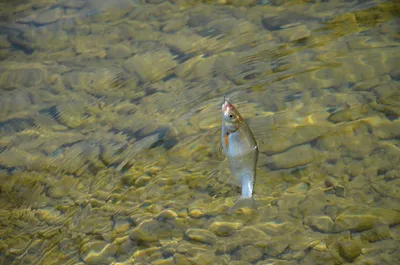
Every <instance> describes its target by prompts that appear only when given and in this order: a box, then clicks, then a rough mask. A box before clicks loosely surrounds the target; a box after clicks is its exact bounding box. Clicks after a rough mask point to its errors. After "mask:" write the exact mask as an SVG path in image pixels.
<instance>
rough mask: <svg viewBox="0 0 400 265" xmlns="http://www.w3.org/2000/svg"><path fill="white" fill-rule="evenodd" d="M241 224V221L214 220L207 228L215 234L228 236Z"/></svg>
mask: <svg viewBox="0 0 400 265" xmlns="http://www.w3.org/2000/svg"><path fill="white" fill-rule="evenodd" d="M242 226H243V224H242V223H238V222H219V221H214V222H213V223H212V224H211V225H210V226H209V227H208V229H209V230H210V231H212V232H214V233H215V234H216V235H217V236H223V237H224V236H230V235H233V234H234V233H235V232H236V231H237V230H239V229H240V228H241V227H242Z"/></svg>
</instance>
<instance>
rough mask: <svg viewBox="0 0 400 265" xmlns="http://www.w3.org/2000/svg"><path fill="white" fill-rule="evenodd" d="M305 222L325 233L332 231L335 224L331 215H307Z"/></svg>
mask: <svg viewBox="0 0 400 265" xmlns="http://www.w3.org/2000/svg"><path fill="white" fill-rule="evenodd" d="M304 222H305V223H306V224H307V225H309V226H311V227H313V228H315V229H317V230H319V231H321V232H325V233H330V232H332V229H333V226H334V223H333V221H332V219H331V218H330V217H329V216H307V217H305V218H304Z"/></svg>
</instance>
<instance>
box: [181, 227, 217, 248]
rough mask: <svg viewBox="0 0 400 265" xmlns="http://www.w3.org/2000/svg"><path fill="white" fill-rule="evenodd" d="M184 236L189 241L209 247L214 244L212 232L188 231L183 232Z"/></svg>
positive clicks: (203, 230)
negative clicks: (208, 245)
mask: <svg viewBox="0 0 400 265" xmlns="http://www.w3.org/2000/svg"><path fill="white" fill-rule="evenodd" d="M185 236H186V237H187V238H189V239H190V240H193V241H197V242H200V243H205V244H210V245H211V244H214V243H215V241H216V236H215V235H214V234H213V233H212V232H210V231H208V230H205V229H196V228H193V229H188V230H186V232H185Z"/></svg>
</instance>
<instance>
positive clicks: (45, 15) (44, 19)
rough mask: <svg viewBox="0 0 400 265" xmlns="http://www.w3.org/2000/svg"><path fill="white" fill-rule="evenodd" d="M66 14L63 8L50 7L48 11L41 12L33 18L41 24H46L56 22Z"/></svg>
mask: <svg viewBox="0 0 400 265" xmlns="http://www.w3.org/2000/svg"><path fill="white" fill-rule="evenodd" d="M63 15H64V9H62V8H50V9H48V10H46V11H43V12H40V13H38V14H37V15H36V17H35V18H33V20H32V21H33V22H34V23H36V24H39V25H45V24H49V23H53V22H56V21H57V20H59V19H60V18H61V17H62V16H63Z"/></svg>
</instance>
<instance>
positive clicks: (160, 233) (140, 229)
mask: <svg viewBox="0 0 400 265" xmlns="http://www.w3.org/2000/svg"><path fill="white" fill-rule="evenodd" d="M181 235H182V233H181V232H180V229H179V228H178V227H176V223H175V222H174V220H168V221H166V222H162V221H157V220H152V219H148V220H144V221H142V222H141V223H140V224H139V226H137V227H136V228H135V229H133V230H132V232H131V234H130V239H131V240H133V241H143V242H148V243H150V242H156V241H157V240H159V239H162V238H171V237H180V236H181Z"/></svg>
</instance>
